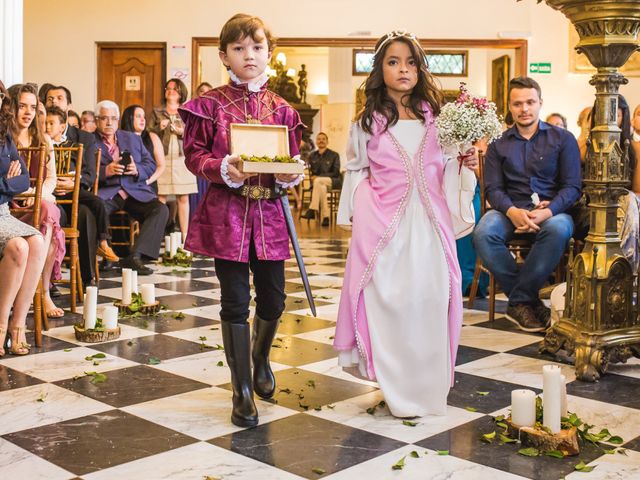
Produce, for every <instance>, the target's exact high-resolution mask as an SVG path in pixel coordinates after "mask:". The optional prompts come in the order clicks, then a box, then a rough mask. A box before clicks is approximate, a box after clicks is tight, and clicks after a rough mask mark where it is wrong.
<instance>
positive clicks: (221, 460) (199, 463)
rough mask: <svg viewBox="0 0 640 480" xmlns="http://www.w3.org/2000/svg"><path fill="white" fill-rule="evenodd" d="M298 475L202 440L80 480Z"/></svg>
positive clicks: (281, 479) (237, 479)
mask: <svg viewBox="0 0 640 480" xmlns="http://www.w3.org/2000/svg"><path fill="white" fill-rule="evenodd" d="M301 478H303V477H299V476H297V475H293V474H291V473H288V472H284V471H282V470H280V469H277V468H274V467H271V466H269V465H266V464H264V463H262V462H259V461H256V460H253V459H251V458H248V457H245V456H243V455H239V454H237V453H233V452H230V451H229V450H225V449H223V448H220V447H216V446H215V445H211V444H209V443H203V442H198V443H194V444H191V445H187V446H185V447H181V448H176V449H174V450H170V451H168V452H164V453H160V454H158V455H153V456H150V457H146V458H143V459H140V460H136V461H133V462H129V463H125V464H122V465H119V466H116V467H112V468H108V469H106V470H102V471H100V472H96V473H90V474H88V475H84V476H83V479H84V480H113V479H144V480H203V479H221V480H222V479H234V480H256V479H260V480H263V479H264V480H300V479H301Z"/></svg>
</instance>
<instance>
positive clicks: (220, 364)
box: [216, 360, 224, 367]
mask: <svg viewBox="0 0 640 480" xmlns="http://www.w3.org/2000/svg"><path fill="white" fill-rule="evenodd" d="M216 366H218V367H224V362H223V361H222V360H220V361H219V362H218V363H216Z"/></svg>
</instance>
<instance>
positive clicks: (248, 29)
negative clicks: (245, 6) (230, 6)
mask: <svg viewBox="0 0 640 480" xmlns="http://www.w3.org/2000/svg"><path fill="white" fill-rule="evenodd" d="M258 30H262V31H263V32H264V35H265V38H266V39H267V45H268V47H269V51H270V52H271V51H273V49H274V48H275V46H276V38H275V37H274V36H273V35H271V32H270V31H269V29H268V28H267V27H266V25H265V24H264V22H263V21H262V19H260V18H259V17H255V16H253V15H247V14H246V13H237V14H235V15H234V16H233V17H231V18H230V19H229V20H227V23H225V24H224V26H223V27H222V31H221V32H220V47H219V49H220V51H221V52H224V53H227V47H228V46H229V44H230V43H233V42H237V41H238V40H242V39H243V38H245V37H248V36H250V37H251V38H252V39H253V40H254V41H255V42H261V41H262V37H260V36H259V35H258Z"/></svg>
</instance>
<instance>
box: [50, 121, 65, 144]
mask: <svg viewBox="0 0 640 480" xmlns="http://www.w3.org/2000/svg"><path fill="white" fill-rule="evenodd" d="M45 125H46V130H47V135H49V136H50V137H51V138H53V139H54V140H58V139H59V138H60V136H61V135H62V134H63V133H64V127H65V125H64V123H62V122H61V121H60V117H59V116H58V115H47V122H46V124H45Z"/></svg>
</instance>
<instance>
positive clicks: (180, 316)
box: [173, 312, 185, 320]
mask: <svg viewBox="0 0 640 480" xmlns="http://www.w3.org/2000/svg"><path fill="white" fill-rule="evenodd" d="M173 318H175V319H176V320H183V319H184V318H185V315H184V313H182V312H178V313H174V314H173Z"/></svg>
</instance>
